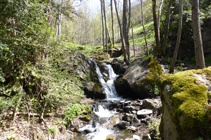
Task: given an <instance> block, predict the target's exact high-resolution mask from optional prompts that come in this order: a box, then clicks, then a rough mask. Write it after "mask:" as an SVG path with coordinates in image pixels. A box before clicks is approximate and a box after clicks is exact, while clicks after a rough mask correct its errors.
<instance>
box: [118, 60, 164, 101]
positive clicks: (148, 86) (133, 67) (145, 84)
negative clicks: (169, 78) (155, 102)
mask: <svg viewBox="0 0 211 140" xmlns="http://www.w3.org/2000/svg"><path fill="white" fill-rule="evenodd" d="M161 73H162V68H161V66H160V65H159V64H158V62H157V61H156V60H154V59H152V60H150V59H148V60H144V61H143V60H141V59H137V60H135V61H134V62H133V63H132V64H130V65H129V67H128V69H127V70H126V72H125V73H124V75H122V76H119V77H118V78H117V80H116V81H115V86H116V90H117V92H118V93H121V96H123V97H125V98H140V99H143V98H147V97H151V95H152V93H153V88H154V86H155V83H154V81H155V79H156V77H158V76H159V75H160V74H161Z"/></svg>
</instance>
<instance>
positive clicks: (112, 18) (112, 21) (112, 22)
mask: <svg viewBox="0 0 211 140" xmlns="http://www.w3.org/2000/svg"><path fill="white" fill-rule="evenodd" d="M111 24H112V43H113V46H114V44H115V42H114V17H113V1H112V0H111Z"/></svg>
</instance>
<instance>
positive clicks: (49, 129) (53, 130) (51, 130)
mask: <svg viewBox="0 0 211 140" xmlns="http://www.w3.org/2000/svg"><path fill="white" fill-rule="evenodd" d="M56 132H57V131H56V129H55V128H48V134H49V135H51V134H54V133H56Z"/></svg>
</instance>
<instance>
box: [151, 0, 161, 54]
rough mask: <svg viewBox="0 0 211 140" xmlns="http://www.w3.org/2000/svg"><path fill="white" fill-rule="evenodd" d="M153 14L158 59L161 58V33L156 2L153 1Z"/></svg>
mask: <svg viewBox="0 0 211 140" xmlns="http://www.w3.org/2000/svg"><path fill="white" fill-rule="evenodd" d="M152 13H153V20H154V29H155V40H156V51H157V56H158V58H160V57H161V53H160V33H159V30H158V18H157V14H156V0H152Z"/></svg>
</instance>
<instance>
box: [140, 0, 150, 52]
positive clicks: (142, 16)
mask: <svg viewBox="0 0 211 140" xmlns="http://www.w3.org/2000/svg"><path fill="white" fill-rule="evenodd" d="M141 18H142V25H143V30H144V38H145V44H146V50H147V56H149V49H148V46H147V37H146V31H145V27H144V13H143V2H142V0H141Z"/></svg>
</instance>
